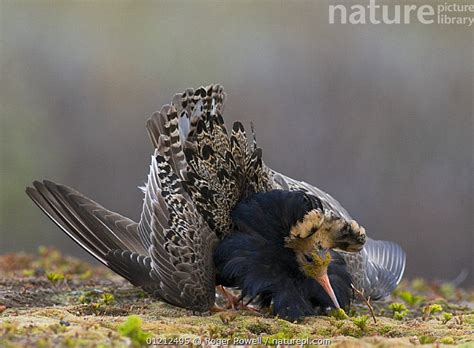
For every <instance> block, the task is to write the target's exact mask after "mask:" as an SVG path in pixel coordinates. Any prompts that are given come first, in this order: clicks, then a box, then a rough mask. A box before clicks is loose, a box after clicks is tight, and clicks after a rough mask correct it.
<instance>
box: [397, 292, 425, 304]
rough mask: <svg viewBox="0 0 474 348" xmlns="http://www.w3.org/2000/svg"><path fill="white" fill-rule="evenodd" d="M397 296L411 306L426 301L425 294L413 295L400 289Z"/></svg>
mask: <svg viewBox="0 0 474 348" xmlns="http://www.w3.org/2000/svg"><path fill="white" fill-rule="evenodd" d="M399 297H400V298H401V299H402V300H403V301H405V302H406V303H407V304H409V305H410V306H412V307H415V306H417V305H419V304H420V303H422V302H424V301H426V297H425V296H421V295H413V294H412V293H411V292H410V291H401V292H400V294H399Z"/></svg>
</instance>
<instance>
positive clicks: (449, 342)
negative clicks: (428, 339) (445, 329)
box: [439, 336, 454, 344]
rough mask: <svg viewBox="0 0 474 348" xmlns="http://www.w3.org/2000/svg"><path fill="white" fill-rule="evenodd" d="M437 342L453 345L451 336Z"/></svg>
mask: <svg viewBox="0 0 474 348" xmlns="http://www.w3.org/2000/svg"><path fill="white" fill-rule="evenodd" d="M439 341H440V342H441V343H443V344H454V338H453V337H452V336H444V337H442V338H441V339H440V340H439Z"/></svg>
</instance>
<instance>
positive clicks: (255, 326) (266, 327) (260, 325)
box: [245, 319, 273, 335]
mask: <svg viewBox="0 0 474 348" xmlns="http://www.w3.org/2000/svg"><path fill="white" fill-rule="evenodd" d="M245 328H246V329H247V330H248V331H249V332H250V333H253V334H255V335H261V334H264V333H266V334H271V333H272V331H273V330H272V326H271V325H270V324H268V323H266V322H264V321H262V320H258V319H257V320H256V321H253V322H250V323H248V324H247V325H246V326H245Z"/></svg>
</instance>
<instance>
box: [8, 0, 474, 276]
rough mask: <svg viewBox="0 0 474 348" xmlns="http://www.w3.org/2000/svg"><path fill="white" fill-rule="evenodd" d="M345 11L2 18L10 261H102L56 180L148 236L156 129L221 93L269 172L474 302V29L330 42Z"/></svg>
mask: <svg viewBox="0 0 474 348" xmlns="http://www.w3.org/2000/svg"><path fill="white" fill-rule="evenodd" d="M362 2H363V1H362ZM330 3H331V2H328V1H317V2H316V1H294V2H283V1H273V2H270V1H260V2H252V1H223V2H221V1H199V2H191V1H177V2H175V1H138V2H115V1H113V2H112V1H87V2H86V1H84V2H81V1H75V2H71V1H42V2H33V1H2V2H0V10H1V17H0V23H1V41H0V58H1V61H0V66H1V84H0V92H1V93H0V95H1V123H2V124H1V138H0V149H1V156H2V157H1V167H0V168H1V176H0V179H1V188H0V213H1V218H0V222H1V224H0V253H5V252H11V251H19V250H25V251H34V250H36V249H37V247H38V245H54V246H57V247H59V248H60V249H62V250H63V251H65V252H68V253H71V254H73V255H76V256H79V257H82V258H85V259H88V260H92V258H91V257H89V256H88V255H87V254H86V252H83V251H82V250H81V249H80V248H79V247H77V246H76V245H75V244H74V243H73V242H72V241H71V240H70V239H69V238H68V237H67V236H66V235H65V234H64V233H62V232H61V231H60V230H59V229H58V228H57V227H56V226H55V225H53V223H51V222H50V221H49V220H48V219H47V217H46V216H45V215H43V213H42V212H41V211H40V210H39V209H38V208H36V206H35V205H34V204H33V202H32V201H30V200H29V198H28V197H27V196H26V195H25V194H24V189H25V187H26V186H27V185H29V184H30V183H31V182H32V181H33V180H35V179H43V178H48V179H51V180H54V181H57V182H60V183H64V184H67V185H69V186H72V187H74V188H76V189H78V190H79V191H81V192H82V193H84V194H85V195H87V196H89V197H91V198H93V199H94V200H96V201H98V202H100V203H101V204H102V205H104V206H105V207H107V208H109V209H112V210H115V211H117V212H120V213H122V214H124V215H126V216H130V217H132V218H134V219H138V217H139V214H140V211H141V202H142V195H141V193H140V192H139V190H138V189H137V186H139V185H142V184H143V183H144V180H145V178H146V175H147V170H148V164H149V161H150V155H151V152H152V148H151V146H150V143H149V141H148V138H147V134H146V131H145V122H146V120H147V118H148V117H149V116H150V115H151V114H152V112H153V111H155V110H158V109H160V107H161V105H162V104H165V103H168V102H170V101H171V97H172V96H173V94H174V93H176V92H179V91H182V90H183V89H185V88H187V87H198V86H200V85H207V84H210V83H215V82H218V83H221V84H223V85H224V87H225V89H226V91H227V94H228V98H227V104H226V109H225V114H224V116H225V117H226V120H227V122H231V121H234V120H242V121H243V122H244V124H246V125H247V126H248V124H249V122H250V121H253V122H254V124H255V128H256V132H257V137H258V141H259V144H260V146H261V147H263V149H264V158H265V161H266V162H267V164H268V165H269V166H270V167H272V168H274V169H276V170H278V171H281V172H283V173H285V174H287V175H289V176H291V177H294V178H298V179H303V180H305V181H307V182H309V183H312V184H314V185H317V186H318V187H320V188H322V189H323V190H325V191H327V192H329V193H330V194H332V195H333V196H334V197H335V198H337V199H338V200H339V201H340V202H341V203H342V204H343V205H344V206H345V207H346V209H347V210H348V211H349V212H350V213H351V214H352V216H353V217H354V218H355V219H357V220H358V221H359V222H360V223H361V224H362V225H364V226H365V227H366V229H367V231H368V234H369V235H370V236H371V237H373V238H375V239H389V240H393V241H396V242H398V243H399V244H401V245H402V246H403V248H404V249H405V250H406V251H407V256H408V259H407V261H408V263H407V269H406V275H407V276H408V277H410V278H413V277H418V276H423V277H427V278H432V279H444V280H449V279H453V278H455V277H456V276H457V275H458V274H459V273H460V271H461V270H462V269H468V270H469V271H470V274H469V276H468V279H467V280H466V282H465V283H464V284H463V285H473V284H474V274H473V273H474V268H473V263H474V262H473V250H474V247H473V232H474V231H473V226H474V223H473V222H474V221H473V212H474V209H473V194H474V192H473V187H474V185H473V146H474V144H473V31H472V28H468V27H465V26H455V25H444V26H443V25H436V24H433V25H421V24H409V25H359V26H356V25H341V24H333V25H331V24H328V5H329V4H330ZM378 3H383V2H382V1H379V2H378ZM392 3H393V2H392ZM432 3H435V2H432Z"/></svg>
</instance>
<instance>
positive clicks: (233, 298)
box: [218, 285, 240, 309]
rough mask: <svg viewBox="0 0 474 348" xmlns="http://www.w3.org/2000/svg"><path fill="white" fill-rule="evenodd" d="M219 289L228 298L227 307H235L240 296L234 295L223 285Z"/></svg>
mask: <svg viewBox="0 0 474 348" xmlns="http://www.w3.org/2000/svg"><path fill="white" fill-rule="evenodd" d="M218 289H219V291H220V292H221V294H222V295H223V296H224V297H225V298H226V299H227V308H231V309H235V308H236V306H237V304H238V303H239V301H240V296H234V295H233V294H231V293H230V292H229V291H227V290H226V289H225V288H224V287H223V286H222V285H219V286H218Z"/></svg>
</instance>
